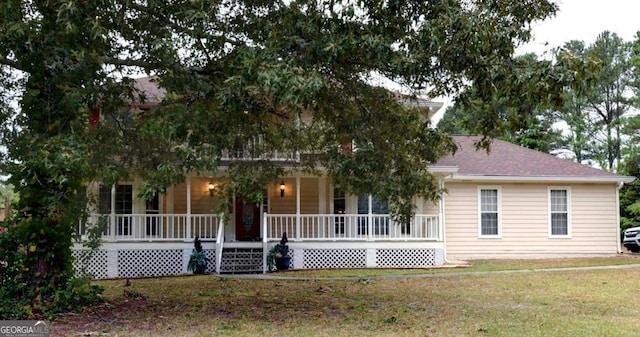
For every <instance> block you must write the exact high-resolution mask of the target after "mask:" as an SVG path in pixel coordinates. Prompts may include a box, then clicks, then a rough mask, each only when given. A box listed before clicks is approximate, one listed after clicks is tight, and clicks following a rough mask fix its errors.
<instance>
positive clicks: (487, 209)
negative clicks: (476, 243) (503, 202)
mask: <svg viewBox="0 0 640 337" xmlns="http://www.w3.org/2000/svg"><path fill="white" fill-rule="evenodd" d="M478 204H479V205H478V209H479V212H478V213H479V214H478V225H479V228H478V236H479V237H493V238H495V237H500V236H501V235H502V231H501V228H500V189H499V188H497V187H480V188H479V189H478Z"/></svg>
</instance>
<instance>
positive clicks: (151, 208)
mask: <svg viewBox="0 0 640 337" xmlns="http://www.w3.org/2000/svg"><path fill="white" fill-rule="evenodd" d="M146 212H147V214H150V216H148V217H147V223H146V228H145V229H146V235H147V236H158V227H159V225H160V224H159V223H158V222H159V221H160V218H159V217H158V214H160V198H159V195H158V193H157V192H155V193H154V194H153V198H152V199H151V200H149V201H147V204H146Z"/></svg>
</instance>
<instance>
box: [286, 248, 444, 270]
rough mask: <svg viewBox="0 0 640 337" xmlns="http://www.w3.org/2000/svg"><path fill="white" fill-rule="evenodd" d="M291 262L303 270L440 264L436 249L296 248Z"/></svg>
mask: <svg viewBox="0 0 640 337" xmlns="http://www.w3.org/2000/svg"><path fill="white" fill-rule="evenodd" d="M295 254H296V255H294V256H300V255H301V256H302V261H296V259H295V258H294V261H295V262H296V265H301V266H302V268H304V269H316V268H380V267H383V268H412V267H413V268H418V267H428V266H435V265H438V264H441V262H439V261H438V255H439V254H437V250H436V249H433V248H426V249H421V248H414V249H385V248H381V249H377V248H358V249H348V248H345V249H296V250H295Z"/></svg>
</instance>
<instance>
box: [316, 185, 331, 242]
mask: <svg viewBox="0 0 640 337" xmlns="http://www.w3.org/2000/svg"><path fill="white" fill-rule="evenodd" d="M327 208H328V207H327V178H325V177H319V178H318V213H320V214H327V213H329V212H328V211H327ZM325 219H326V218H325V217H320V221H319V222H318V232H319V233H318V234H319V235H320V236H321V237H328V236H329V233H325V231H328V230H329V229H328V226H327V225H328V224H326V223H325Z"/></svg>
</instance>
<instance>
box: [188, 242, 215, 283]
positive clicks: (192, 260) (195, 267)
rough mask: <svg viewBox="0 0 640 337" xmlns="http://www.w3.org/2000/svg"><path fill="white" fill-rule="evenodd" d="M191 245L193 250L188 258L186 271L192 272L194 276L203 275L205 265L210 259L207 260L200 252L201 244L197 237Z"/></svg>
mask: <svg viewBox="0 0 640 337" xmlns="http://www.w3.org/2000/svg"><path fill="white" fill-rule="evenodd" d="M193 245H194V248H193V250H192V251H191V256H190V257H189V263H188V264H187V270H188V271H192V272H193V273H194V274H204V272H205V270H207V263H209V261H210V260H211V259H209V258H208V257H207V256H206V255H205V253H204V251H203V250H202V243H201V242H200V238H199V237H197V236H196V239H195V241H193Z"/></svg>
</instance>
